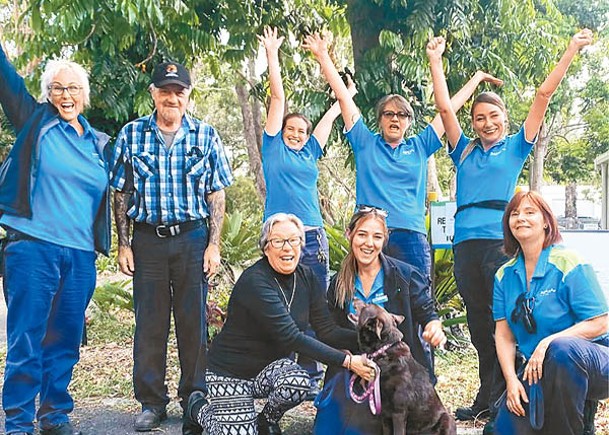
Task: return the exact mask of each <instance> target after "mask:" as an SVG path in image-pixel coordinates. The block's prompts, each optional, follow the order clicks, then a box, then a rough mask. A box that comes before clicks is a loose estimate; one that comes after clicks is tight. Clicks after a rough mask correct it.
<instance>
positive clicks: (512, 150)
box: [449, 126, 535, 245]
mask: <svg viewBox="0 0 609 435" xmlns="http://www.w3.org/2000/svg"><path fill="white" fill-rule="evenodd" d="M470 142H471V139H470V138H468V137H467V136H465V134H463V133H461V138H460V139H459V142H458V143H457V146H456V147H455V148H454V149H453V151H452V152H450V153H449V154H450V157H451V159H452V160H453V162H454V164H455V166H456V168H457V207H459V206H461V205H464V204H470V203H472V202H479V201H485V200H504V201H509V200H510V199H511V198H512V196H513V195H514V190H515V188H516V181H518V175H519V174H520V171H521V170H522V167H523V166H524V162H525V161H526V159H527V156H528V155H529V153H530V152H531V149H533V145H534V144H535V140H534V141H533V142H528V141H527V140H526V138H525V133H524V126H523V127H521V128H520V130H519V131H518V133H516V134H514V135H511V136H507V137H505V138H504V139H502V140H500V141H499V142H497V143H496V144H495V145H493V146H492V147H491V148H490V149H489V150H484V148H483V147H482V145H481V144H480V143H477V144H476V145H475V146H474V148H473V149H472V151H471V152H470V153H469V154H468V155H467V156H466V157H465V158H464V159H462V158H461V156H462V154H463V151H464V150H465V148H466V147H467V145H468V144H469V143H470ZM502 218H503V211H502V210H493V209H488V208H478V207H470V208H467V209H465V210H463V211H460V212H459V213H457V215H456V217H455V238H454V242H453V243H454V244H455V245H456V244H457V243H460V242H464V241H466V240H472V239H494V240H501V239H503V229H502V226H501V220H502Z"/></svg>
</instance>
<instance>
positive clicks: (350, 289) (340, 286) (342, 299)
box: [335, 208, 389, 308]
mask: <svg viewBox="0 0 609 435" xmlns="http://www.w3.org/2000/svg"><path fill="white" fill-rule="evenodd" d="M373 218H374V219H377V220H378V221H379V222H381V224H382V225H383V232H384V233H385V244H386V243H387V239H389V231H388V230H387V221H386V220H385V216H384V214H381V213H380V212H379V211H378V210H377V209H376V208H371V209H367V210H366V211H363V210H358V211H356V212H355V213H354V214H353V216H352V217H351V220H350V221H349V226H348V227H347V231H348V236H349V252H348V253H347V256H346V257H345V259H344V260H343V262H342V263H341V265H340V270H339V271H338V274H337V277H336V293H335V302H336V305H337V306H338V307H341V308H344V307H345V306H346V305H347V303H348V302H350V301H351V300H352V299H353V296H354V295H355V276H356V275H357V273H358V267H357V259H356V258H355V255H353V237H354V236H355V233H356V231H357V228H358V227H359V225H360V224H361V223H362V222H364V221H366V220H368V219H373Z"/></svg>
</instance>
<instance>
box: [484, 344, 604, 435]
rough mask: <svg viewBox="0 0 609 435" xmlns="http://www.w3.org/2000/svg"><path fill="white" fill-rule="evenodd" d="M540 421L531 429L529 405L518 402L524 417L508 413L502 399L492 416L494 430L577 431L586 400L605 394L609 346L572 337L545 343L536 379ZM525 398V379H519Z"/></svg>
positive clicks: (569, 434)
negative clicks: (541, 413)
mask: <svg viewBox="0 0 609 435" xmlns="http://www.w3.org/2000/svg"><path fill="white" fill-rule="evenodd" d="M540 384H541V389H542V391H543V410H544V424H543V426H542V428H541V429H540V430H533V428H532V426H531V423H530V420H529V412H530V411H529V405H528V404H527V403H525V402H522V405H523V407H524V409H525V411H526V416H525V417H519V416H517V415H516V414H512V413H511V412H510V411H509V410H508V409H507V407H506V405H505V403H503V405H502V406H501V408H499V413H498V414H497V418H496V420H495V434H496V435H503V434H506V435H507V434H518V435H529V434H531V435H533V434H535V435H538V434H539V435H541V434H547V435H554V434H561V435H581V434H582V433H583V430H584V405H585V401H586V400H603V399H606V398H607V397H609V348H608V347H606V346H603V345H601V344H598V343H593V342H590V341H588V340H584V339H582V338H576V337H560V338H557V339H555V340H553V341H552V342H551V343H550V346H549V347H548V350H547V352H546V356H545V359H544V362H543V376H542V378H541V381H540ZM523 385H524V388H525V390H526V393H527V397H529V400H530V398H531V395H530V388H529V384H528V382H523Z"/></svg>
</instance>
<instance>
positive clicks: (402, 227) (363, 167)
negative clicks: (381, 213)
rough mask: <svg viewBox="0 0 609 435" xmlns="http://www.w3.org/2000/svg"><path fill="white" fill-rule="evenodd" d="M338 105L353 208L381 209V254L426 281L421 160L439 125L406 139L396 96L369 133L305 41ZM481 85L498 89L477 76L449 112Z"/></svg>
mask: <svg viewBox="0 0 609 435" xmlns="http://www.w3.org/2000/svg"><path fill="white" fill-rule="evenodd" d="M304 47H305V48H306V49H308V50H310V51H311V53H313V55H314V56H315V58H316V59H317V61H318V62H319V64H320V66H321V71H322V74H323V75H324V77H325V78H326V80H327V81H328V83H329V84H330V87H331V88H332V90H333V91H334V93H335V94H336V98H337V99H338V102H339V103H340V108H341V113H342V117H343V120H344V122H345V136H346V137H347V140H348V141H349V144H350V145H351V148H352V149H353V154H354V156H355V168H356V174H355V177H356V179H355V182H356V189H355V190H356V203H357V204H370V205H374V206H377V207H382V208H383V209H385V210H387V211H388V212H389V215H388V217H387V225H388V226H389V239H388V240H387V245H386V248H385V252H386V253H387V254H388V255H391V256H393V257H395V258H397V259H399V260H402V261H404V262H406V263H408V264H410V265H412V266H414V267H416V268H418V269H419V270H420V271H421V272H422V273H423V274H424V276H425V277H426V278H429V274H430V268H431V255H430V248H429V243H428V242H427V238H426V234H427V230H426V228H425V192H426V188H427V160H428V158H429V156H431V155H432V154H434V153H435V152H436V151H438V150H439V149H440V148H441V147H442V142H440V137H442V135H443V134H444V127H443V126H442V120H441V119H440V117H439V116H436V117H435V118H434V119H433V121H432V122H431V123H430V124H429V125H428V126H427V127H426V128H425V129H424V130H423V131H422V132H421V133H419V134H418V135H416V136H411V137H408V138H406V133H407V132H408V131H409V130H410V127H411V126H412V124H413V122H414V119H413V118H414V111H413V109H412V106H411V105H410V103H409V102H408V101H407V100H406V99H405V98H404V97H403V96H401V95H396V94H392V95H386V96H384V97H383V98H381V99H380V100H379V101H378V103H377V105H376V121H377V124H378V128H379V130H380V132H379V133H374V132H372V131H371V130H370V129H369V128H368V127H367V126H366V123H365V121H364V119H363V118H362V117H361V115H360V111H359V108H358V107H357V105H356V104H355V101H354V100H353V96H352V95H351V94H350V93H349V91H348V89H347V87H346V86H345V84H344V82H343V81H342V79H341V77H340V75H339V74H338V71H337V70H336V67H335V66H334V64H333V62H332V59H331V58H330V56H329V54H328V48H327V42H326V41H325V40H324V39H323V38H322V37H320V36H319V35H309V36H307V37H306V38H305V43H304ZM482 82H490V83H493V84H495V85H501V84H502V83H503V82H502V81H501V80H499V79H497V78H495V77H493V76H491V75H490V74H486V73H483V72H481V71H479V72H477V73H476V74H475V75H474V76H473V77H472V79H471V80H470V81H469V82H468V83H467V84H466V85H465V86H464V87H463V88H462V89H461V90H460V91H459V92H458V93H457V94H456V95H455V96H454V98H453V100H452V102H453V104H454V109H455V110H459V109H460V108H461V106H463V104H464V103H465V102H466V101H467V100H468V99H469V97H470V96H471V95H472V94H473V92H474V90H475V89H476V87H477V86H478V85H479V84H480V83H482Z"/></svg>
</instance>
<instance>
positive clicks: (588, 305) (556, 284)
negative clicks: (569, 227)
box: [493, 245, 608, 359]
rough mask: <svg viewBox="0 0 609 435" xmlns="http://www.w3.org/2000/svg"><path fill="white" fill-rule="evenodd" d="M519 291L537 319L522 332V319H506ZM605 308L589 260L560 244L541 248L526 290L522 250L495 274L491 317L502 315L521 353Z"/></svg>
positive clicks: (604, 300)
mask: <svg viewBox="0 0 609 435" xmlns="http://www.w3.org/2000/svg"><path fill="white" fill-rule="evenodd" d="M521 293H525V294H526V296H527V298H532V299H534V301H533V302H531V306H532V309H533V317H534V318H535V322H536V323H537V332H536V333H534V334H530V333H529V332H527V330H526V329H525V327H524V324H523V322H522V321H518V322H516V323H514V322H513V321H512V311H513V310H514V307H515V306H516V299H517V298H518V296H519V295H520V294H521ZM607 311H608V309H607V300H606V299H605V296H604V294H603V291H602V290H601V287H600V284H599V283H598V280H597V278H596V275H595V273H594V270H593V269H592V266H591V265H589V264H586V263H584V261H583V260H582V259H581V257H580V256H579V255H578V254H577V253H575V252H574V251H571V250H569V249H565V248H563V247H562V246H560V245H552V246H549V247H547V248H546V249H544V250H543V251H542V252H541V255H540V256H539V260H538V261H537V266H536V267H535V272H534V273H533V277H532V278H531V285H530V289H529V291H528V292H527V286H526V269H525V265H524V257H523V256H522V254H520V255H519V256H518V257H516V258H514V259H512V260H510V261H508V262H507V263H506V264H504V265H503V266H502V267H501V268H500V269H499V270H498V271H497V274H496V275H495V288H494V291H493V318H494V319H495V321H498V320H507V322H508V325H509V326H510V329H511V331H512V333H513V334H514V337H515V338H516V342H517V343H518V346H519V348H520V350H521V351H522V353H523V354H524V355H525V356H526V357H527V359H528V358H529V357H530V356H531V355H532V354H533V352H534V351H535V348H536V347H537V345H538V344H539V342H540V341H541V340H542V339H544V338H546V337H547V336H549V335H552V334H555V333H557V332H560V331H563V330H565V329H567V328H569V327H571V326H573V325H574V324H576V323H579V322H583V321H584V320H589V319H593V318H595V317H598V316H601V315H603V314H606V313H607Z"/></svg>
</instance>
